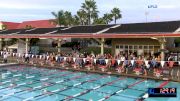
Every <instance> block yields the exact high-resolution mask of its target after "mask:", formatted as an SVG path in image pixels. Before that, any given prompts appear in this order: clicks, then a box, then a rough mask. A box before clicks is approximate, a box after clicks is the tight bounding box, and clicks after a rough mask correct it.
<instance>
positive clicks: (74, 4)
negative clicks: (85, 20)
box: [0, 0, 180, 23]
mask: <svg viewBox="0 0 180 101" xmlns="http://www.w3.org/2000/svg"><path fill="white" fill-rule="evenodd" d="M95 1H96V2H97V6H98V10H99V12H100V13H99V15H100V16H103V14H104V13H110V11H111V9H113V8H114V7H118V8H119V9H120V10H121V14H122V19H119V20H118V21H117V22H118V23H138V22H157V21H174V20H180V0H95ZM83 2H84V0H0V21H10V22H22V21H30V20H41V19H53V18H54V17H53V16H52V14H51V12H52V11H54V12H57V11H59V10H67V11H71V12H72V14H73V15H74V14H76V12H77V11H78V10H79V9H80V8H81V4H82V3H83ZM148 6H151V7H150V8H148ZM152 6H154V8H153V7H152ZM155 6H156V7H155Z"/></svg>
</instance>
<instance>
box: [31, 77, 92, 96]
mask: <svg viewBox="0 0 180 101" xmlns="http://www.w3.org/2000/svg"><path fill="white" fill-rule="evenodd" d="M88 75H90V74H88ZM88 75H86V74H84V75H81V76H76V77H73V78H70V80H71V79H72V80H74V79H78V78H81V77H84V76H88ZM67 81H68V80H67ZM54 85H55V84H54ZM50 86H53V85H50ZM42 87H43V86H42ZM45 87H49V86H45ZM72 87H73V86H72ZM67 88H69V87H64V88H63V89H61V90H62V91H64V90H66V89H67ZM41 89H43V88H41ZM61 90H58V91H61ZM47 92H49V93H43V94H40V95H37V96H34V97H33V98H37V97H40V96H43V95H46V94H50V95H51V94H53V92H50V91H47ZM28 100H29V99H28Z"/></svg>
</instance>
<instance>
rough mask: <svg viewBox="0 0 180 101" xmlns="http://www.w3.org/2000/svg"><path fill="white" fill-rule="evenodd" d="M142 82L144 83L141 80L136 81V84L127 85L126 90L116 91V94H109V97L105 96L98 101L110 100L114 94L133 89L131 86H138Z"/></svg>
mask: <svg viewBox="0 0 180 101" xmlns="http://www.w3.org/2000/svg"><path fill="white" fill-rule="evenodd" d="M143 81H145V79H142V80H140V81H137V82H135V83H133V84H131V85H129V86H128V87H127V88H124V89H120V90H118V91H116V92H114V93H112V94H110V95H107V96H105V97H104V98H102V99H100V100H98V101H104V100H106V99H108V98H110V97H111V96H113V95H115V94H118V93H121V92H122V91H124V90H126V89H128V88H131V87H133V86H135V85H137V84H139V83H141V82H143Z"/></svg>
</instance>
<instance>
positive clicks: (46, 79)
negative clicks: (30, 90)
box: [40, 78, 48, 81]
mask: <svg viewBox="0 0 180 101" xmlns="http://www.w3.org/2000/svg"><path fill="white" fill-rule="evenodd" d="M40 80H41V81H45V80H48V78H43V79H40Z"/></svg>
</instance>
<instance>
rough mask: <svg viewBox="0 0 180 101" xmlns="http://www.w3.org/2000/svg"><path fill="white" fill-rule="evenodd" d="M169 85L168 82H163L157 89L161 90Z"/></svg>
mask: <svg viewBox="0 0 180 101" xmlns="http://www.w3.org/2000/svg"><path fill="white" fill-rule="evenodd" d="M168 83H169V81H164V82H163V83H161V84H160V85H159V86H158V87H157V88H163V87H164V86H166V85H167V84H168Z"/></svg>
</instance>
